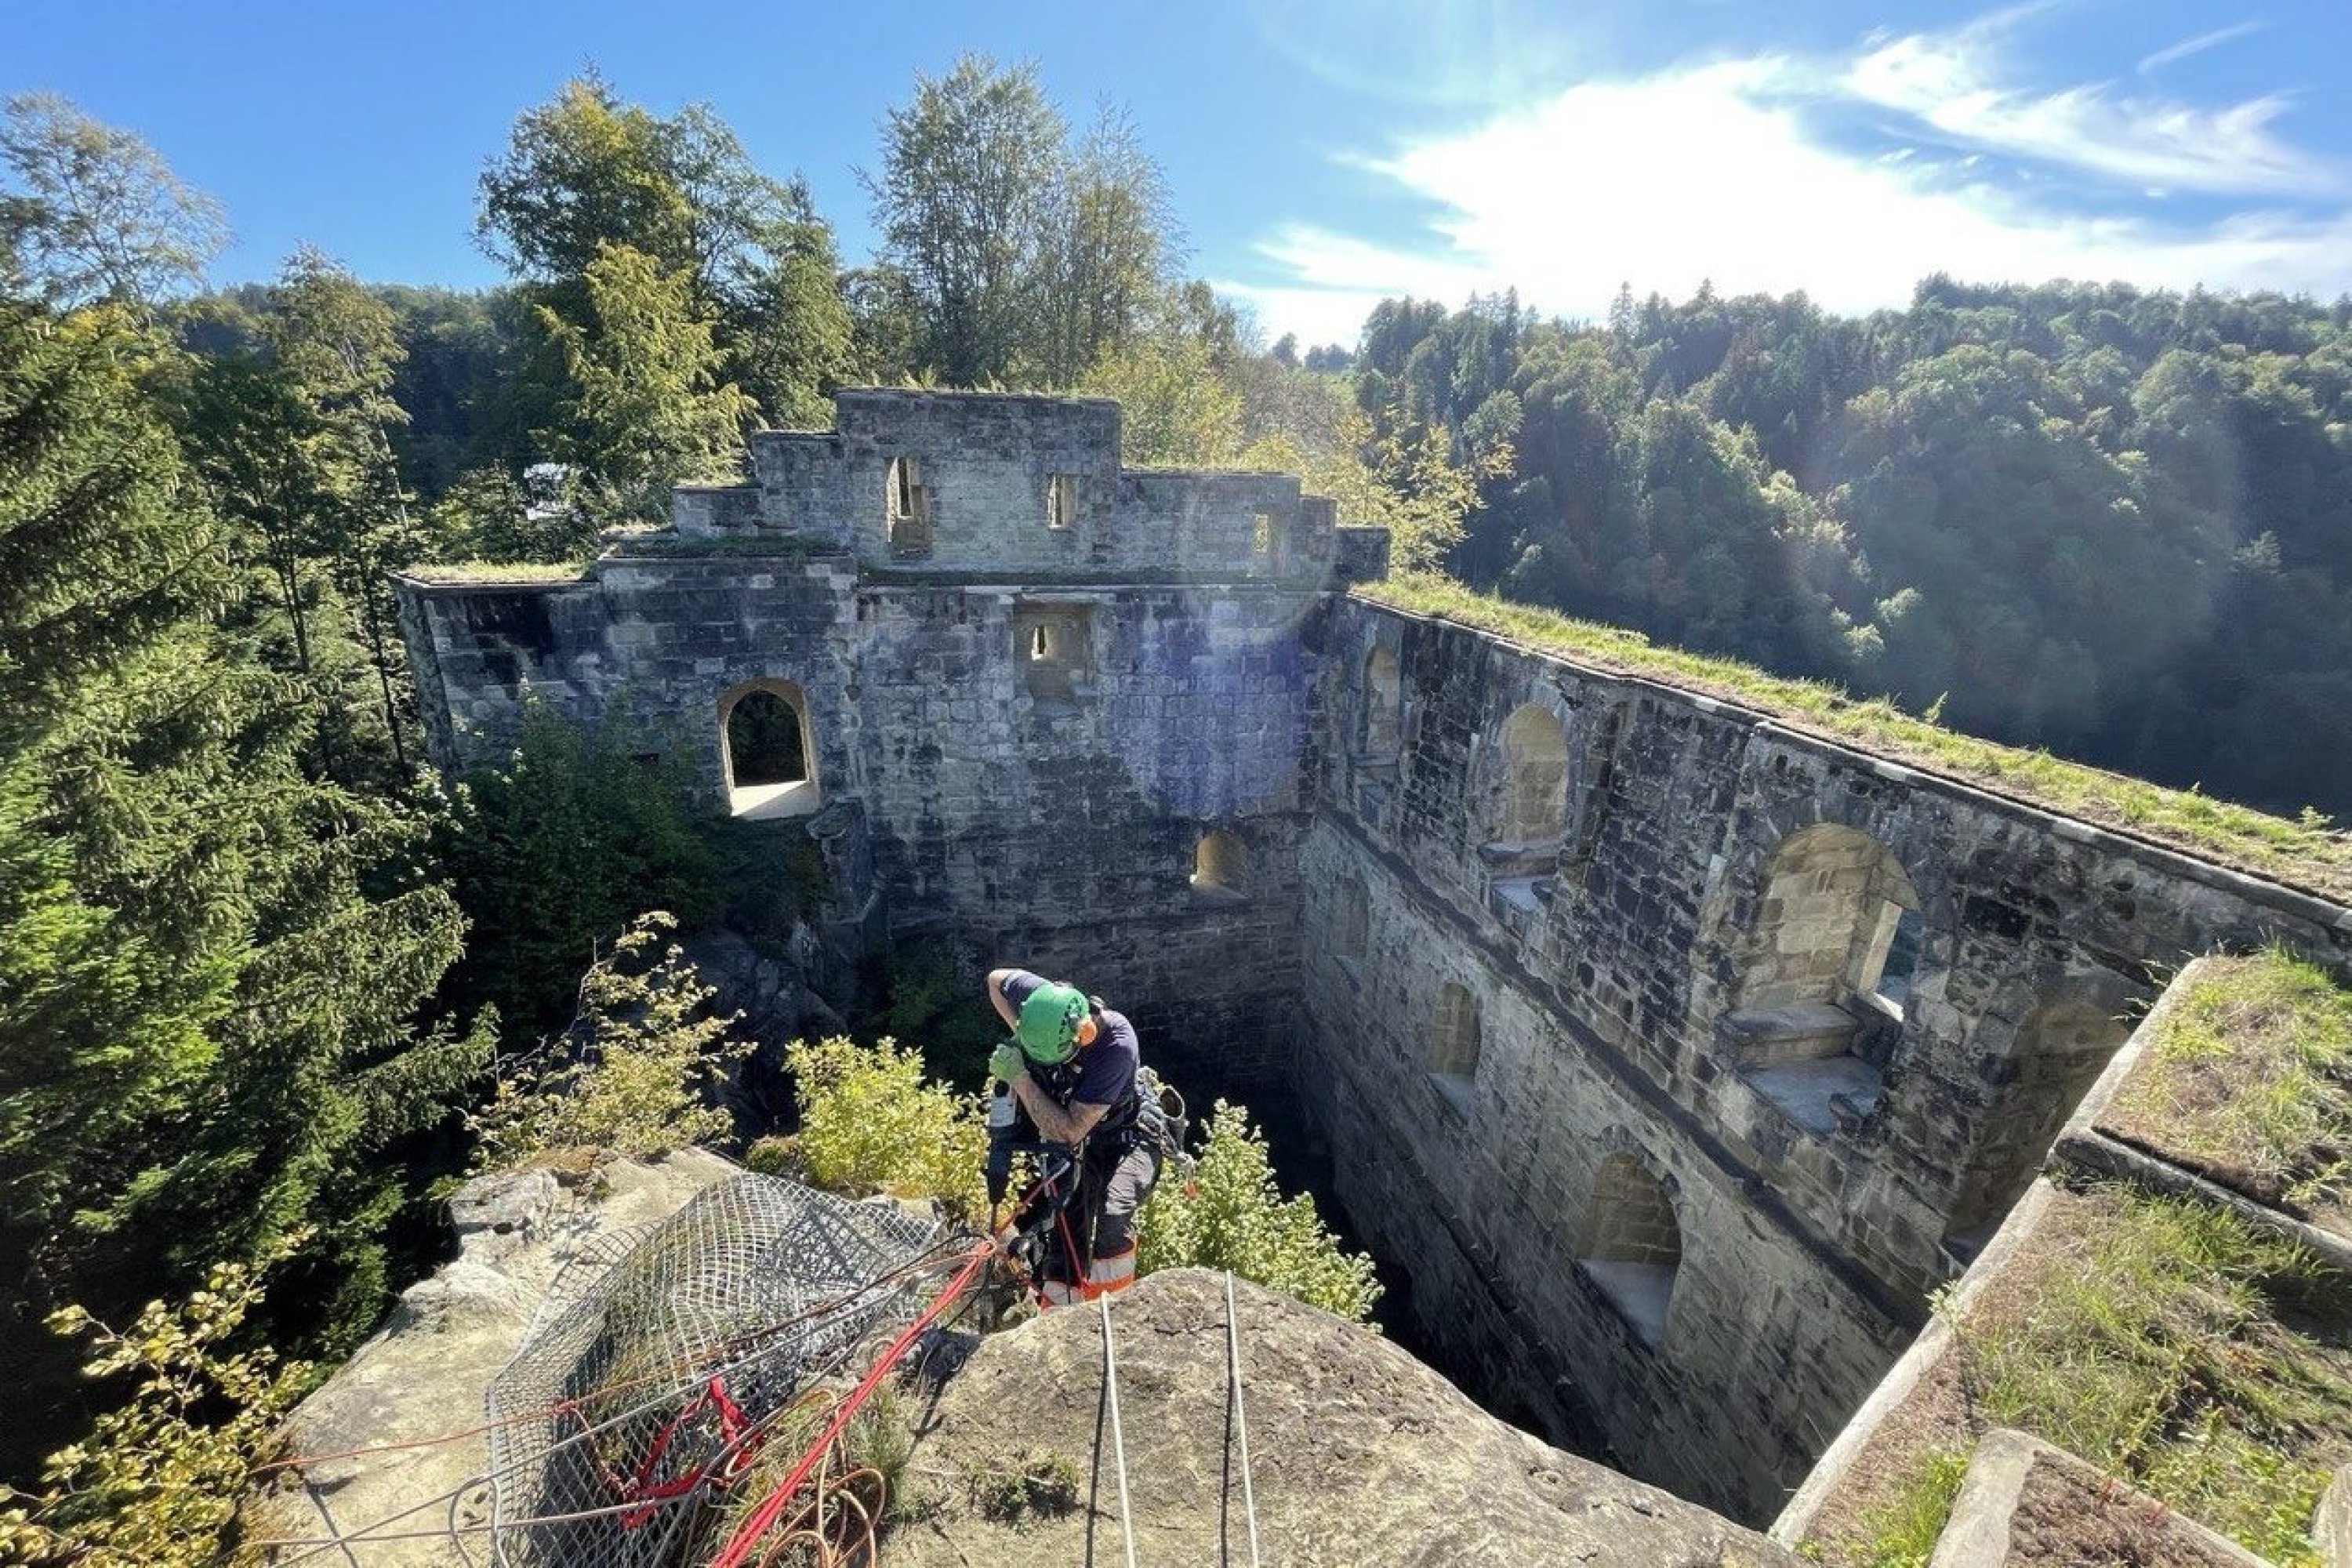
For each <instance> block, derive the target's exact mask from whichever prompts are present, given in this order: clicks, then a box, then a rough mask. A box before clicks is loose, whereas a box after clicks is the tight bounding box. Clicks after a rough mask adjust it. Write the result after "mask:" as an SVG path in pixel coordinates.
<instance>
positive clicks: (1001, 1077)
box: [988, 1040, 1029, 1083]
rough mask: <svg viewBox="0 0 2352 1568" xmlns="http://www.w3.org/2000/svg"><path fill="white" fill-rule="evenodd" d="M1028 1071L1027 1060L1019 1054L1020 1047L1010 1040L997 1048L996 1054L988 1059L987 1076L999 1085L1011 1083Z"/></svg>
mask: <svg viewBox="0 0 2352 1568" xmlns="http://www.w3.org/2000/svg"><path fill="white" fill-rule="evenodd" d="M1028 1070H1029V1061H1028V1058H1025V1057H1024V1056H1023V1055H1022V1054H1021V1047H1019V1046H1016V1045H1014V1044H1013V1042H1012V1041H1011V1040H1007V1041H1005V1042H1004V1043H1003V1045H1001V1046H999V1047H996V1054H995V1055H993V1056H992V1057H990V1058H988V1076H989V1077H991V1078H992V1079H996V1080H997V1081H998V1082H999V1083H1011V1082H1012V1081H1013V1079H1016V1078H1019V1077H1020V1076H1021V1075H1022V1074H1023V1073H1024V1072H1026V1071H1028Z"/></svg>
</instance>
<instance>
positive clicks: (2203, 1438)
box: [1958, 1188, 2352, 1568]
mask: <svg viewBox="0 0 2352 1568" xmlns="http://www.w3.org/2000/svg"><path fill="white" fill-rule="evenodd" d="M2078 1202H2079V1205H2080V1206H2079V1208H2078V1210H2077V1211H2076V1213H2075V1215H2074V1218H2073V1219H2072V1220H2071V1221H2070V1222H2069V1223H2067V1224H2065V1225H2063V1226H2052V1227H2050V1229H2048V1230H2047V1231H2045V1233H2044V1240H2045V1256H2044V1257H2043V1258H2042V1260H2041V1265H2040V1267H2039V1268H2037V1270H2036V1274H2037V1279H2036V1281H2035V1285H2034V1288H2033V1289H2032V1290H2031V1291H2029V1292H2026V1293H2025V1294H2024V1295H2023V1297H2022V1299H2021V1305H2019V1306H2016V1307H2014V1308H2011V1309H2010V1310H1987V1311H1982V1312H1979V1313H1976V1314H1972V1315H1971V1316H1970V1318H1969V1320H1968V1321H1965V1322H1963V1323H1961V1324H1960V1325H1959V1326H1958V1338H1959V1342H1960V1345H1961V1347H1962V1354H1963V1356H1964V1357H1965V1360H1964V1362H1963V1363H1962V1364H1963V1367H1964V1375H1965V1377H1966V1380H1967V1384H1968V1386H1969V1391H1970V1393H1971V1394H1972V1403H1973V1405H1974V1407H1975V1413H1976V1415H1978V1416H1979V1418H1980V1419H1981V1420H1982V1421H1983V1422H1984V1423H1986V1424H1990V1425H1994V1426H2016V1427H2020V1428H2021V1429H2023V1430H2025V1431H2028V1432H2031V1433H2032V1434H2034V1435H2035V1436H2039V1437H2042V1439H2044V1440H2045V1441H2048V1442H2051V1443H2054V1444H2056V1445H2058V1446H2059V1447H2063V1448H2066V1449H2068V1450H2069V1451H2071V1452H2073V1453H2074V1454H2077V1455H2079V1456H2080V1457H2082V1458H2084V1459H2087V1460H2089V1461H2090V1462H2091V1463H2093V1464H2095V1465H2097V1466H2098V1467H2100V1468H2103V1469H2105V1470H2107V1471H2109V1472H2111V1473H2113V1474H2116V1475H2118V1476H2121V1477H2123V1478H2124V1479H2127V1480H2129V1481H2130V1482H2131V1483H2132V1484H2133V1485H2135V1486H2137V1487H2139V1488H2140V1489H2143V1490H2145V1491H2147V1492H2148V1493H2150V1494H2151V1495H2153V1496H2155V1497H2157V1498H2159V1499H2161V1500H2164V1501H2165V1502H2166V1503H2168V1505H2170V1506H2171V1507H2173V1508H2175V1509H2177V1510H2179V1511H2181V1512H2183V1513H2186V1514H2188V1515H2189V1516H2190V1517H2191V1518H2194V1519H2196V1520H2198V1521H2201V1522H2203V1523H2204V1524H2207V1525H2209V1526H2210V1527H2211V1528H2213V1529H2215V1530H2218V1531H2221V1532H2222V1533H2223V1534H2225V1535H2229V1536H2231V1537H2232V1538H2234V1539H2235V1540H2237V1541H2238V1542H2240V1543H2241V1544H2242V1545H2244V1546H2246V1547H2247V1548H2249V1549H2250V1550H2252V1551H2254V1552H2260V1553H2262V1554H2263V1555H2264V1556H2267V1557H2270V1558H2272V1559H2273V1560H2274V1561H2275V1562H2278V1563H2281V1564H2284V1565H2287V1568H2299V1565H2304V1564H2309V1565H2312V1568H2316V1564H2317V1563H2318V1558H2317V1557H2316V1556H2315V1553H2314V1552H2313V1550H2312V1545H2311V1541H2310V1538H2309V1536H2308V1535H2307V1534H2306V1533H2305V1531H2306V1530H2307V1527H2308V1523H2309V1521H2310V1518H2311V1514H2312V1510H2313V1509H2314V1507H2315V1506H2316V1504H2317V1503H2318V1500H2319V1496H2320V1493H2321V1492H2322V1491H2323V1490H2325V1489H2326V1486H2327V1483H2328V1480H2329V1479H2330V1477H2331V1475H2332V1474H2333V1471H2334V1468H2335V1467H2336V1465H2338V1464H2341V1463H2344V1462H2345V1461H2346V1460H2347V1458H2352V1348H2347V1343H2352V1341H2347V1329H2352V1294H2347V1290H2346V1288H2345V1287H2346V1282H2345V1281H2344V1280H2343V1279H2340V1278H2337V1277H2336V1276H2333V1275H2331V1274H2329V1273H2327V1272H2326V1270H2324V1269H2322V1268H2320V1267H2319V1266H2318V1265H2317V1264H2316V1263H2315V1261H2314V1260H2313V1259H2312V1258H2310V1257H2309V1256H2308V1255H2307V1254H2305V1253H2304V1252H2302V1251H2301V1250H2299V1249H2297V1248H2295V1247H2292V1246H2290V1245H2288V1244H2287V1243H2285V1242H2283V1241H2280V1240H2278V1239H2276V1238H2274V1237H2270V1236H2268V1235H2265V1234H2263V1233H2261V1232H2258V1231H2256V1230H2254V1229H2253V1228H2252V1226H2248V1225H2246V1224H2245V1223H2244V1222H2243V1221H2242V1220H2240V1219H2238V1218H2237V1217H2236V1216H2234V1215H2230V1214H2227V1213H2224V1212H2222V1211H2220V1210H2217V1209H2211V1208H2207V1207H2204V1206H2202V1205H2195V1204H2188V1203H2182V1202H2179V1201H2176V1200H2172V1199H2168V1198H2153V1197H2147V1196H2143V1195H2140V1194H2135V1193H2131V1192H2128V1191H2126V1190H2123V1189H2105V1188H2103V1189H2098V1190H2096V1191H2095V1192H2092V1193H2089V1194H2084V1195H2083V1196H2082V1197H2081V1198H2080V1199H2079V1200H2078Z"/></svg>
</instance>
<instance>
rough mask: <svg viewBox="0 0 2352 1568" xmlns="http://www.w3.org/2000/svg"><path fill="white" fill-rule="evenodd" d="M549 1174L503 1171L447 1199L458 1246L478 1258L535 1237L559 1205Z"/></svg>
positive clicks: (481, 1178) (557, 1191) (558, 1187)
mask: <svg viewBox="0 0 2352 1568" xmlns="http://www.w3.org/2000/svg"><path fill="white" fill-rule="evenodd" d="M560 1201H562V1187H561V1185H560V1184H558V1183H557V1181H556V1179H555V1173H554V1172H552V1171H501V1172H498V1173H494V1174H491V1175H487V1176H477V1177H475V1178H474V1179H473V1180H472V1181H470V1182H467V1184H465V1185H464V1186H462V1187H460V1188H458V1189H457V1194H456V1195H455V1196H454V1197H452V1198H451V1199H450V1200H449V1224H450V1226H451V1228H452V1229H454V1230H456V1231H457V1245H458V1247H460V1248H461V1249H462V1250H464V1251H465V1252H467V1254H468V1255H470V1256H473V1257H475V1258H482V1259H485V1260H487V1259H489V1258H497V1257H499V1256H500V1255H502V1254H504V1253H507V1252H511V1251H512V1250H514V1249H515V1248H516V1247H520V1246H522V1245H523V1244H524V1243H525V1242H527V1241H529V1240H530V1238H531V1237H534V1236H536V1235H537V1234H538V1233H539V1229H540V1227H541V1226H543V1225H545V1224H546V1223H547V1220H548V1216H549V1215H552V1214H553V1213H554V1212H555V1206H556V1205H557V1204H558V1203H559V1202H560Z"/></svg>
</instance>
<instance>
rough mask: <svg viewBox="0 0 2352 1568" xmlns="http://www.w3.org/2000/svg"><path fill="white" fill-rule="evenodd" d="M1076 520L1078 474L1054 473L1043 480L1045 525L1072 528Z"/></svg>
mask: <svg viewBox="0 0 2352 1568" xmlns="http://www.w3.org/2000/svg"><path fill="white" fill-rule="evenodd" d="M1077 521H1078V476H1077V475H1076V474H1055V475H1052V476H1051V477H1049V478H1048V479H1046V480H1045V526H1046V527H1047V528H1074V527H1076V525H1077Z"/></svg>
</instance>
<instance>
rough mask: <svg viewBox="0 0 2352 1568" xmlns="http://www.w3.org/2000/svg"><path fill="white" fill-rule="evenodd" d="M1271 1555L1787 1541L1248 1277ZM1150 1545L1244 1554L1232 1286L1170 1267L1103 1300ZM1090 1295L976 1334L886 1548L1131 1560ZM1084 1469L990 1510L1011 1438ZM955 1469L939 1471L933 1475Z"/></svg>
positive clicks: (1627, 1558) (1494, 1554) (1465, 1558)
mask: <svg viewBox="0 0 2352 1568" xmlns="http://www.w3.org/2000/svg"><path fill="white" fill-rule="evenodd" d="M1235 1298H1236V1301H1237V1304H1238V1307H1239V1317H1240V1321H1241V1325H1242V1345H1241V1355H1242V1367H1243V1377H1244V1399H1245V1407H1244V1415H1245V1417H1246V1421H1247V1426H1248V1435H1249V1449H1250V1459H1251V1471H1252V1479H1253V1482H1254V1485H1255V1496H1256V1513H1257V1525H1258V1538H1259V1548H1260V1555H1261V1558H1262V1560H1263V1561H1264V1562H1265V1563H1283V1564H1291V1565H1299V1568H1303V1565H1311V1564H1328V1565H1331V1568H1343V1565H1344V1568H1373V1565H1375V1564H1385V1563H1397V1564H1404V1563H1416V1564H1419V1563H1464V1564H1474V1563H1513V1564H1526V1563H1625V1564H1637V1563H1638V1564H1641V1565H1642V1568H1675V1565H1677V1564H1700V1563H1708V1564H1739V1565H1746V1564H1759V1565H1760V1564H1767V1563H1771V1564H1780V1563H1793V1562H1794V1561H1795V1560H1794V1559H1793V1558H1791V1557H1790V1556H1789V1555H1788V1554H1787V1553H1786V1552H1783V1551H1782V1550H1781V1549H1780V1548H1779V1547H1777V1546H1775V1545H1773V1544H1771V1543H1770V1542H1767V1541H1766V1540H1764V1539H1763V1538H1762V1537H1761V1536H1759V1535H1756V1534H1754V1533H1752V1532H1750V1531H1747V1530H1743V1529H1741V1528H1740V1527H1738V1526H1737V1525H1734V1524H1731V1523H1729V1522H1728V1521H1725V1520H1723V1519H1721V1518H1718V1517H1717V1516H1716V1515H1714V1514H1712V1513H1709V1512H1707V1511H1706V1510H1704V1509H1702V1508H1699V1507H1697V1506H1696V1505H1695V1504H1691V1503H1686V1502H1684V1501H1682V1500H1679V1499H1677V1498H1675V1497H1673V1496H1671V1495H1670V1494H1668V1493H1665V1492H1663V1491H1660V1490H1658V1489H1655V1488H1654V1487H1647V1486H1643V1485H1642V1484H1641V1483H1640V1482H1638V1481H1633V1480H1631V1479H1627V1478H1625V1477H1623V1476H1621V1475H1618V1474H1616V1473H1615V1472H1613V1471H1611V1470H1608V1469H1604V1468H1601V1466H1599V1465H1595V1464H1592V1463H1591V1462H1589V1461H1587V1460H1584V1459H1580V1458H1575V1457H1573V1456H1571V1455H1569V1454H1566V1453H1563V1452H1561V1451H1560V1450H1559V1449H1557V1448H1552V1447H1547V1446H1546V1445H1544V1444H1542V1443H1540V1442H1538V1441H1537V1440H1536V1439H1535V1438H1533V1437H1530V1436H1527V1435H1526V1434H1524V1433H1521V1432H1518V1431H1517V1430H1515V1429H1513V1428H1512V1427H1509V1426H1505V1425H1504V1424H1503V1423H1501V1422H1499V1421H1496V1420H1495V1419H1494V1418H1493V1417H1491V1416H1489V1415H1486V1414H1485V1413H1484V1412H1483V1411H1481V1410H1479V1409H1478V1407H1477V1406H1476V1405H1473V1404H1472V1403H1471V1402H1470V1401H1469V1400H1468V1399H1467V1398H1465V1396H1464V1395H1463V1394H1461V1393H1460V1392H1458V1391H1457V1390H1456V1389H1454V1386H1453V1385H1452V1384H1449V1383H1447V1382H1445V1380H1444V1379H1443V1378H1441V1377H1439V1376H1438V1375H1437V1374H1436V1373H1433V1372H1432V1371H1430V1370H1429V1369H1428V1368H1427V1367H1424V1366H1423V1365H1422V1364H1421V1363H1418V1362H1416V1361H1414V1360H1413V1359H1412V1357H1411V1356H1409V1355H1407V1354H1406V1353H1405V1352H1403V1351H1402V1350H1400V1349H1399V1348H1397V1347H1396V1346H1395V1345H1393V1344H1391V1343H1390V1342H1388V1341H1386V1340H1384V1339H1382V1338H1381V1337H1380V1336H1379V1335H1377V1334H1375V1333H1372V1332H1370V1331H1368V1330H1363V1329H1358V1328H1354V1327H1351V1326H1349V1325H1348V1324H1345V1323H1342V1322H1340V1321H1339V1320H1338V1319H1335V1318H1332V1317H1330V1316H1329V1315H1328V1314H1326V1313H1322V1312H1318V1311H1316V1310H1313V1309H1312V1308H1308V1307H1305V1306H1301V1305H1299V1304H1298V1303H1297V1302H1296V1301H1292V1300H1289V1299H1287V1298H1286V1297H1281V1296H1276V1295H1274V1294H1272V1293H1270V1292H1268V1291H1265V1290H1261V1289H1258V1288H1256V1287H1255V1286H1252V1285H1247V1284H1237V1285H1236V1286H1235ZM1111 1317H1112V1322H1113V1331H1114V1335H1115V1339H1116V1343H1117V1349H1118V1389H1119V1407H1120V1414H1121V1418H1122V1421H1121V1425H1122V1427H1123V1430H1124V1435H1125V1439H1126V1451H1127V1474H1128V1482H1129V1489H1130V1496H1129V1501H1130V1507H1131V1510H1132V1514H1133V1518H1134V1524H1135V1532H1136V1542H1135V1547H1136V1553H1135V1554H1136V1558H1137V1561H1139V1562H1141V1563H1236V1562H1237V1563H1246V1562H1247V1561H1248V1560H1249V1559H1248V1545H1247V1524H1246V1521H1245V1519H1244V1505H1243V1488H1242V1477H1241V1472H1240V1447H1239V1444H1238V1443H1237V1442H1236V1441H1234V1438H1233V1434H1232V1427H1231V1421H1232V1415H1231V1412H1230V1409H1229V1405H1228V1398H1229V1390H1228V1379H1227V1375H1226V1342H1225V1287H1224V1279H1223V1276H1222V1275H1219V1274H1213V1273H1209V1272H1206V1271H1203V1270H1198V1269H1179V1270H1173V1271H1171V1272H1168V1273H1163V1274H1156V1275H1153V1276H1152V1277H1150V1279H1146V1280H1144V1281H1142V1282H1141V1283H1140V1284H1139V1285H1138V1286H1137V1287H1136V1288H1135V1289H1132V1290H1130V1291H1129V1292H1127V1293H1126V1294H1124V1295H1123V1296H1121V1297H1120V1298H1119V1299H1118V1300H1117V1302H1116V1303H1115V1304H1114V1306H1113V1308H1112V1311H1111ZM1102 1369H1103V1361H1102V1330H1101V1326H1100V1321H1099V1318H1098V1317H1097V1313H1096V1311H1095V1310H1093V1309H1091V1308H1088V1309H1081V1310H1068V1311H1062V1312H1056V1313H1052V1314H1049V1315H1047V1316H1045V1317H1044V1318H1040V1319H1038V1320H1037V1321H1034V1322H1032V1323H1029V1324H1026V1325H1024V1326H1023V1327H1021V1328H1019V1329H1016V1330H1013V1331H1009V1332H1006V1333H1003V1334H999V1335H996V1336H994V1337H992V1338H990V1339H988V1340H986V1341H984V1342H982V1344H981V1346H980V1348H979V1349H978V1351H977V1352H975V1353H974V1354H973V1355H972V1357H971V1360H970V1362H969V1363H966V1364H965V1365H964V1366H963V1367H962V1369H961V1371H959V1372H958V1373H955V1375H954V1376H953V1377H952V1378H951V1379H950V1381H949V1383H948V1384H947V1385H946V1387H945V1389H944V1390H943V1391H942V1392H941V1393H940V1396H939V1401H938V1405H937V1409H936V1413H935V1417H934V1419H933V1421H932V1422H931V1424H930V1426H929V1428H928V1429H927V1430H926V1432H925V1433H924V1435H923V1436H920V1437H919V1441H918V1444H917V1447H916V1450H915V1456H914V1460H913V1465H914V1467H915V1471H914V1473H915V1474H916V1475H917V1477H918V1479H919V1481H920V1482H921V1483H922V1484H923V1485H926V1486H929V1487H930V1488H932V1489H934V1492H935V1493H937V1494H942V1495H941V1496H940V1507H939V1510H938V1511H937V1513H936V1515H935V1517H933V1518H932V1519H930V1520H929V1521H924V1522H919V1523H914V1524H908V1525H905V1526H902V1527H900V1528H899V1529H898V1531H896V1532H895V1533H894V1534H893V1535H892V1536H891V1538H890V1540H889V1542H888V1544H887V1547H886V1548H885V1551H884V1553H883V1562H884V1563H886V1564H887V1565H891V1568H948V1565H950V1564H955V1565H962V1564H971V1563H1079V1562H1094V1563H1117V1562H1119V1561H1121V1560H1122V1552H1121V1545H1120V1539H1119V1529H1120V1527H1119V1496H1118V1475H1117V1471H1116V1468H1115V1467H1114V1463H1113V1454H1112V1441H1111V1432H1110V1426H1109V1420H1108V1412H1107V1411H1106V1409H1105V1408H1104V1405H1103V1403H1102V1386H1103V1384H1102ZM1024 1454H1026V1455H1028V1456H1030V1457H1032V1458H1039V1457H1044V1456H1048V1455H1059V1456H1061V1457H1062V1458H1066V1460H1067V1461H1068V1462H1069V1463H1070V1464H1071V1465H1072V1466H1073V1467H1075V1469H1076V1475H1077V1478H1078V1491H1079V1506H1078V1507H1077V1508H1076V1510H1073V1511H1071V1512H1068V1513H1066V1514H1065V1515H1063V1516H1062V1517H1060V1518H1041V1517H1036V1516H1034V1515H1031V1516H1028V1517H1024V1518H1022V1519H1019V1520H1017V1521H1012V1522H1003V1521H994V1520H991V1519H989V1518H986V1517H983V1512H982V1500H981V1499H980V1497H979V1496H978V1495H977V1492H976V1489H975V1486H974V1482H975V1481H981V1480H984V1479H985V1478H986V1476H987V1475H988V1474H989V1473H990V1472H991V1471H997V1472H1002V1471H1003V1470H1004V1469H1005V1468H1008V1467H1017V1466H1018V1465H1019V1464H1020V1463H1021V1462H1022V1461H1021V1459H1020V1458H1019V1456H1022V1455H1024ZM940 1472H945V1476H946V1479H941V1477H940Z"/></svg>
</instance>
